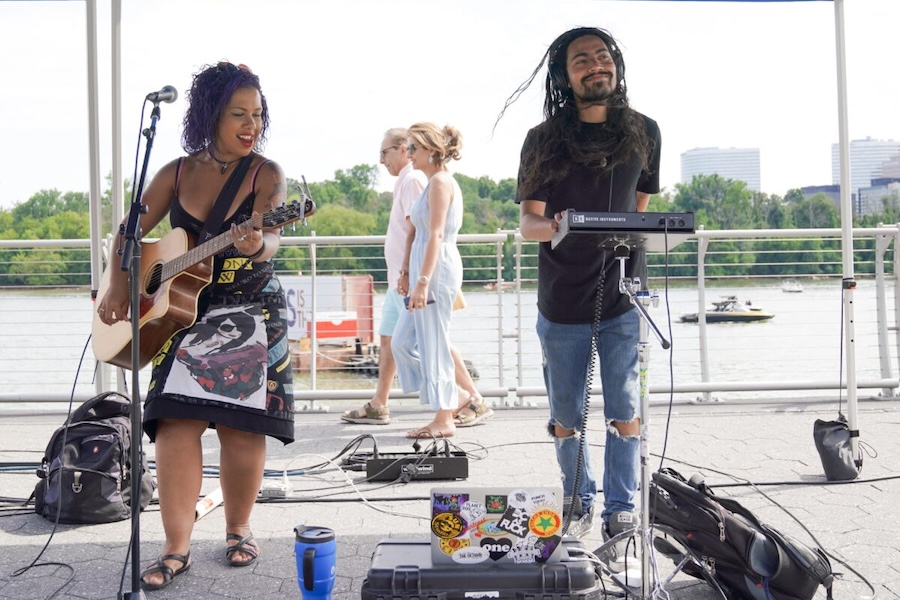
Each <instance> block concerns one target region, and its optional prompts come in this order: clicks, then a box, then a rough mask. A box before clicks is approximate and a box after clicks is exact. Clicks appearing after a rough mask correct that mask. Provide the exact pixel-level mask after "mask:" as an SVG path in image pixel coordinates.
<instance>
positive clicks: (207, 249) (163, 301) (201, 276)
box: [91, 197, 315, 369]
mask: <svg viewBox="0 0 900 600" xmlns="http://www.w3.org/2000/svg"><path fill="white" fill-rule="evenodd" d="M313 212H315V204H313V201H312V200H311V199H309V198H308V197H307V198H305V199H303V200H301V201H294V202H292V203H290V204H287V205H285V206H281V207H279V208H276V209H273V210H270V211H269V212H267V213H265V214H262V215H256V216H254V217H251V218H250V219H249V221H250V224H251V226H252V227H254V228H259V227H282V226H284V225H287V224H289V223H293V222H294V221H299V220H301V219H305V218H306V217H308V216H309V215H311V214H312V213H313ZM195 244H196V240H195V239H194V236H192V235H190V234H188V232H187V231H185V230H184V229H182V228H180V227H176V228H175V229H173V230H172V231H171V232H169V233H168V234H166V235H165V236H163V237H162V238H160V239H159V240H157V241H147V242H143V243H142V246H141V273H140V281H139V287H140V322H139V343H138V354H139V364H138V367H139V368H143V367H144V366H145V365H146V364H147V363H149V362H150V360H151V359H152V358H153V357H154V356H155V355H156V353H157V352H159V350H160V349H161V348H162V347H163V345H164V344H165V343H166V342H167V341H168V339H169V338H170V337H172V335H173V334H174V333H175V332H177V331H180V330H182V329H185V328H187V327H190V326H191V325H193V324H194V321H196V320H197V307H198V302H199V298H200V292H202V291H203V289H204V288H206V286H208V285H209V284H210V283H212V273H213V266H212V257H213V256H215V255H216V254H218V253H219V252H221V251H222V250H225V249H226V248H228V247H230V246H233V245H234V240H233V239H232V237H231V231H226V232H225V233H222V234H220V235H218V236H216V237H214V238H212V239H210V240H208V241H206V242H204V243H203V244H200V245H199V246H196V245H195ZM117 268H119V265H118V264H113V263H110V264H109V265H107V268H106V270H105V271H104V273H103V277H102V279H101V280H100V289H99V290H98V291H97V297H98V298H103V296H104V295H105V294H106V291H107V290H108V289H109V278H110V270H111V269H117ZM131 313H132V318H134V307H133V306H132V307H131ZM131 341H132V324H131V322H129V321H119V322H118V323H114V324H112V325H107V324H106V323H104V322H103V321H101V320H100V316H99V315H98V314H97V311H94V321H93V325H92V327H91V345H92V347H93V350H94V356H95V357H96V358H97V360H99V361H102V362H106V363H110V364H113V365H115V366H117V367H122V368H123V369H131V367H132V361H131Z"/></svg>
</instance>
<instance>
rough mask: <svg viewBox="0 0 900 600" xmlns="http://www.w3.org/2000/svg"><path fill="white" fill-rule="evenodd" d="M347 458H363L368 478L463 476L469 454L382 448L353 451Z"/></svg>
mask: <svg viewBox="0 0 900 600" xmlns="http://www.w3.org/2000/svg"><path fill="white" fill-rule="evenodd" d="M348 462H351V463H352V462H355V463H360V462H365V465H366V480H367V481H396V480H398V479H401V480H404V481H412V480H417V479H418V480H421V479H428V480H439V479H466V478H468V477H469V458H468V456H466V453H465V452H459V451H455V452H442V453H435V452H432V453H429V454H423V453H421V452H382V453H379V454H378V455H377V456H376V455H373V454H369V453H362V454H354V455H353V456H352V457H351V458H350V459H348Z"/></svg>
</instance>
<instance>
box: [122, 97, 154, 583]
mask: <svg viewBox="0 0 900 600" xmlns="http://www.w3.org/2000/svg"><path fill="white" fill-rule="evenodd" d="M157 121H159V101H156V102H154V103H153V110H152V111H151V113H150V127H148V128H146V129H144V131H143V132H142V133H143V135H144V137H145V138H147V148H146V150H145V151H144V164H143V166H142V167H141V176H140V180H139V183H138V187H137V191H136V192H135V194H134V200H133V201H132V203H131V210H130V211H129V213H128V221H127V222H126V224H125V225H123V226H121V227H120V231H121V233H122V234H123V240H124V242H123V245H122V248H121V250H120V251H119V253H120V255H121V256H122V265H121V268H122V270H123V271H127V272H128V286H129V295H130V298H131V591H130V592H125V593H124V594H120V595H119V600H144V599H145V598H146V596H145V595H144V590H143V589H141V480H142V478H143V472H142V467H143V461H142V460H141V457H142V455H143V439H144V430H143V427H142V420H141V388H140V384H141V382H140V373H139V371H140V366H139V365H140V362H141V361H140V341H141V281H140V277H141V238H142V235H143V232H142V231H141V215H142V214H144V213H146V212H147V207H146V206H144V205H143V204H142V203H141V199H142V198H143V191H144V179H145V178H146V176H147V165H148V164H149V162H150V151H151V150H152V149H153V139H154V138H155V137H156V122H157Z"/></svg>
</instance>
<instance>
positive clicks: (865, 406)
mask: <svg viewBox="0 0 900 600" xmlns="http://www.w3.org/2000/svg"><path fill="white" fill-rule="evenodd" d="M652 400H653V403H652V405H651V419H650V449H651V467H652V469H653V470H655V469H656V468H658V466H659V462H660V454H661V452H662V451H663V449H665V453H666V463H665V464H666V466H670V467H673V468H675V469H677V470H678V471H680V472H681V473H682V474H684V475H685V476H690V475H692V474H694V473H696V472H702V473H703V474H704V475H705V476H706V478H707V481H708V482H709V483H710V484H713V485H718V484H733V483H734V482H735V478H737V479H744V480H749V481H752V482H754V483H757V484H758V488H757V489H754V488H752V487H748V486H735V487H721V488H719V489H717V493H719V494H722V495H728V496H731V497H735V498H736V499H738V500H739V501H741V502H742V503H743V504H744V505H745V506H747V507H748V508H750V509H751V510H752V511H754V512H755V513H756V514H757V515H758V516H759V517H760V518H761V519H762V520H763V521H766V522H768V523H770V524H771V525H773V526H775V527H777V528H778V529H780V530H782V531H784V532H786V533H789V534H792V535H794V536H795V537H797V538H798V539H800V540H801V541H809V537H808V535H807V534H806V533H805V532H804V531H803V527H806V528H808V530H809V531H810V532H811V533H812V534H813V535H814V536H815V537H816V538H817V539H818V541H819V542H820V544H821V545H822V547H823V548H824V549H825V550H826V551H828V552H829V553H830V554H831V555H832V557H833V559H832V566H833V569H834V571H835V572H840V573H843V576H842V577H841V578H840V579H838V580H837V581H836V583H835V585H834V596H835V598H836V599H839V600H846V599H850V598H862V597H865V596H866V595H867V594H868V593H869V591H868V588H867V587H866V586H865V585H864V584H863V583H862V582H861V581H860V578H859V577H858V576H857V575H855V574H854V573H853V572H852V571H851V570H850V568H852V569H853V570H856V571H858V572H859V573H860V574H862V575H863V576H864V577H865V578H866V579H867V580H868V581H869V582H870V583H871V584H872V585H873V586H874V588H875V590H876V592H877V597H878V598H900V509H898V506H900V427H898V422H900V401H898V400H895V399H888V400H880V399H877V400H876V399H860V401H859V415H860V430H861V440H862V441H863V442H865V443H866V444H867V445H868V446H869V447H871V449H872V451H873V453H874V452H877V455H873V456H866V458H865V464H864V467H863V470H862V474H861V477H860V480H859V481H857V482H853V483H845V484H837V485H835V484H828V483H827V482H826V481H825V477H824V474H823V470H822V465H821V462H820V459H819V457H818V454H817V452H816V449H815V446H814V444H813V439H812V427H813V422H814V421H815V420H816V419H817V418H822V419H826V420H830V419H833V418H835V416H836V413H837V407H836V402H833V401H832V402H822V401H812V400H810V401H796V400H779V399H778V398H773V399H772V400H771V401H770V402H759V401H755V402H744V403H738V402H733V403H715V404H706V405H699V406H698V405H690V404H679V405H676V406H674V407H673V410H672V414H671V418H668V417H667V407H666V406H665V405H663V404H661V403H660V402H659V401H660V399H659V398H655V397H654V398H653V399H652ZM338 404H340V405H339V406H338ZM355 404H356V403H355V402H354V403H353V404H352V405H353V406H355ZM350 406H351V403H349V402H348V403H346V404H341V403H332V407H331V410H332V411H333V412H330V413H301V414H298V415H297V420H296V428H297V440H298V441H297V442H295V443H293V444H291V445H289V446H282V445H280V444H278V443H273V442H272V441H270V442H269V452H268V460H267V468H269V469H272V470H276V471H281V470H284V469H288V470H291V471H294V470H305V471H311V470H312V467H314V466H316V465H319V464H321V463H324V462H326V461H327V459H333V458H334V457H335V456H337V455H338V454H339V453H341V451H342V450H343V449H344V448H345V447H346V446H347V445H348V444H351V443H355V442H354V440H356V439H357V438H358V436H360V435H369V436H372V437H371V438H369V437H367V438H364V439H362V440H361V441H360V442H359V447H358V451H360V452H367V453H369V452H371V451H372V449H373V438H374V442H375V443H377V447H378V450H379V452H381V453H398V452H411V451H412V447H411V443H412V442H411V441H410V440H407V439H406V438H405V437H404V434H405V432H406V431H407V430H409V429H411V428H413V427H415V426H418V425H421V424H423V423H425V422H427V421H428V420H430V414H429V413H427V412H424V411H423V410H422V409H420V408H419V407H417V406H409V405H406V406H398V407H396V408H394V409H393V411H392V418H393V421H392V423H391V424H390V425H386V426H366V425H348V424H342V423H340V421H339V418H338V414H339V413H340V411H342V410H345V409H346V408H349V407H350ZM591 418H592V421H591V422H590V423H589V426H588V431H589V433H588V440H589V442H590V443H591V445H592V456H591V459H592V463H593V464H594V465H595V471H596V473H597V474H598V475H599V474H600V473H602V462H603V449H602V444H603V442H604V423H603V417H602V412H601V407H600V402H599V401H598V402H596V407H595V408H594V410H593V412H592V414H591ZM546 419H547V409H546V408H545V407H538V408H509V409H498V410H497V411H496V414H495V416H494V418H493V419H491V420H490V421H488V422H486V423H485V424H484V425H479V426H476V427H473V428H469V429H459V430H457V435H456V436H455V437H454V438H452V439H451V441H452V443H453V444H454V447H453V450H454V451H464V452H466V453H467V456H468V468H469V477H468V479H467V482H468V483H469V484H471V485H492V486H495V485H523V484H527V485H535V484H542V483H544V484H547V485H554V484H557V483H558V482H559V476H558V469H557V467H556V462H555V457H554V450H553V446H552V444H551V442H550V441H549V438H548V437H547V435H546V433H545V424H546ZM63 420H64V415H62V414H59V413H57V414H45V415H22V414H16V415H11V414H8V413H7V414H4V415H3V416H2V417H0V462H2V463H3V464H4V466H7V467H8V466H9V465H11V464H13V463H35V462H38V461H39V460H40V457H41V455H42V453H43V451H44V447H45V446H46V444H47V442H48V441H49V439H50V435H51V434H52V432H53V431H54V429H55V428H56V427H58V426H59V425H60V424H61V423H62V422H63ZM204 449H205V458H204V462H205V464H207V465H211V466H215V465H217V464H218V445H217V439H216V437H215V434H214V433H208V434H207V436H206V437H205V438H204ZM145 450H146V451H147V453H148V455H149V457H150V458H151V459H152V458H153V452H154V446H153V445H149V444H145ZM364 475H365V473H364V472H356V471H344V470H341V469H336V468H333V469H330V470H329V469H324V472H316V473H310V474H308V475H300V476H296V477H292V478H291V483H292V486H293V496H292V501H291V502H280V501H279V502H269V503H260V504H258V505H257V506H256V508H255V509H254V513H253V530H254V533H255V535H256V538H257V540H258V542H259V544H260V546H261V549H262V554H261V557H260V559H259V560H258V562H257V563H256V564H255V565H253V566H252V567H250V568H239V569H238V568H230V567H228V566H227V565H226V564H225V560H224V548H225V532H224V514H223V511H222V508H221V507H219V508H217V509H215V510H213V511H212V512H211V513H209V514H208V515H206V516H205V517H203V518H202V519H200V520H199V521H198V522H197V523H196V527H195V531H194V536H193V546H192V549H191V555H192V559H193V566H192V567H191V570H190V572H188V573H186V574H185V575H183V576H180V577H178V578H177V579H176V581H175V582H174V583H173V584H172V585H171V586H169V587H168V588H166V589H165V590H162V591H158V592H146V597H147V598H152V599H159V600H161V599H167V598H196V599H211V598H254V599H261V600H265V599H270V598H271V599H274V598H300V597H301V596H300V592H299V588H298V585H297V570H296V562H295V558H294V536H293V528H294V527H295V526H296V525H299V524H306V525H321V526H327V527H330V528H332V529H334V531H335V532H336V535H337V541H338V562H337V572H338V577H337V583H336V587H335V593H334V598H335V600H345V599H346V600H349V599H354V598H360V591H361V587H362V584H363V580H364V579H365V577H366V573H367V571H368V568H369V565H370V564H371V558H372V553H373V551H374V549H375V546H376V544H377V543H378V542H379V540H382V539H384V538H388V537H393V538H412V539H426V538H427V535H428V531H429V523H428V519H427V518H426V517H428V516H430V513H429V505H428V502H427V495H428V491H429V489H430V488H431V487H432V486H435V485H444V484H445V483H447V482H435V481H417V480H413V481H412V482H410V483H407V484H394V485H386V484H385V483H384V482H380V483H365V482H364V481H363V477H364ZM348 479H349V481H348ZM36 481H37V478H36V477H35V476H34V475H33V473H31V472H27V473H21V472H18V471H16V470H14V469H10V468H6V469H5V470H3V471H0V496H3V497H5V499H6V500H7V501H8V503H7V504H6V507H7V508H5V509H4V510H2V511H0V517H2V518H0V599H16V600H24V599H46V598H50V597H53V598H86V599H94V598H97V599H100V598H116V597H117V594H118V593H119V590H120V582H121V581H122V579H123V570H124V590H125V591H126V592H128V591H130V589H131V576H130V571H129V569H128V568H127V567H128V566H129V565H130V560H128V559H126V554H127V550H128V547H129V528H130V525H131V522H130V521H123V522H119V523H112V524H104V525H59V526H58V527H57V528H56V531H55V532H54V533H53V535H52V537H51V532H53V523H51V522H49V521H46V520H45V519H43V518H41V517H39V516H37V515H36V514H35V513H34V512H33V510H31V508H30V507H29V508H27V509H23V510H15V509H13V508H10V507H11V506H12V505H13V502H11V501H10V498H24V497H27V496H28V495H29V494H30V493H31V491H32V490H33V488H34V484H35V483H36ZM267 481H268V479H267ZM350 482H353V484H354V485H355V488H354V487H352V486H351V484H350ZM217 486H218V483H217V480H216V479H215V478H214V477H210V478H208V479H205V480H204V488H203V489H204V492H208V491H212V490H214V489H215V488H216V487H217ZM758 490H761V491H762V492H764V493H765V496H763V495H762V494H761V493H760V491H758ZM363 497H365V498H366V500H365V501H364V500H363ZM776 503H777V505H776ZM778 505H780V506H778ZM785 511H789V512H790V514H788V513H787V512H785ZM791 515H793V516H794V517H796V518H797V519H798V520H799V523H798V522H797V521H795V520H794V519H793V518H792V517H791ZM801 524H802V526H801ZM140 525H141V540H142V544H141V563H142V565H146V564H148V563H149V562H150V561H151V560H153V559H154V558H155V557H156V555H157V553H158V551H159V550H160V548H161V545H162V541H163V531H162V525H161V522H160V515H159V511H158V508H157V507H156V505H155V504H154V505H152V506H151V507H150V508H149V509H148V510H147V511H145V512H144V513H142V514H141V518H140ZM599 530H600V528H599V526H598V527H595V529H594V531H593V532H592V533H590V534H589V535H588V536H586V537H585V538H584V545H585V547H586V548H587V549H594V548H596V547H597V546H599V545H600V544H601V543H602V541H601V537H600V531H599ZM45 545H46V549H44V547H45ZM42 549H43V553H42ZM39 555H40V559H39V561H38V562H39V564H40V563H48V562H50V563H56V564H54V565H51V566H36V567H34V568H32V569H30V570H28V571H26V572H25V573H24V574H22V575H18V576H14V575H13V574H14V572H16V571H17V570H18V569H21V568H23V567H26V566H28V565H29V564H30V563H32V562H33V561H34V560H35V558H36V557H38V556H39ZM835 559H837V560H835ZM838 560H840V561H845V562H846V564H847V565H848V566H849V568H848V567H847V566H845V565H842V564H840V562H838ZM659 563H660V565H661V568H662V567H665V566H668V565H667V563H666V561H665V559H664V558H662V559H661V560H660V561H659ZM613 589H614V588H613ZM666 589H667V590H668V592H669V593H670V597H671V598H673V599H678V600H681V599H685V600H686V599H688V598H691V599H694V598H697V599H700V600H705V599H707V598H708V599H713V598H717V597H718V596H717V594H715V593H714V592H713V590H712V588H710V587H709V586H708V585H707V584H705V583H703V582H701V581H699V580H696V579H693V578H690V577H687V576H685V575H683V574H682V575H678V576H677V577H675V579H674V580H673V581H672V582H671V583H670V584H669V585H668V586H667V587H666ZM54 593H55V595H54ZM824 597H825V595H824V593H823V592H822V591H821V590H820V591H819V593H818V594H817V595H816V598H824Z"/></svg>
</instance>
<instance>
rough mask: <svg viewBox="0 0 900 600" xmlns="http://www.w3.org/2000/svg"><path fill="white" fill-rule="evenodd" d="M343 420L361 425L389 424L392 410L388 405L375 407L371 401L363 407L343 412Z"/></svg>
mask: <svg viewBox="0 0 900 600" xmlns="http://www.w3.org/2000/svg"><path fill="white" fill-rule="evenodd" d="M341 420H342V421H346V422H347V423H357V424H359V425H388V424H390V422H391V411H390V409H389V408H388V407H387V406H382V407H381V408H373V407H372V403H371V402H366V404H365V406H363V407H362V408H357V409H355V410H348V411H347V412H345V413H344V414H342V415H341Z"/></svg>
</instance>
